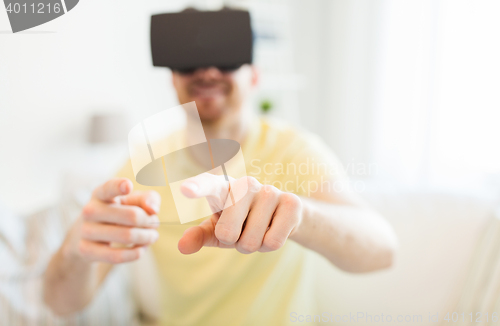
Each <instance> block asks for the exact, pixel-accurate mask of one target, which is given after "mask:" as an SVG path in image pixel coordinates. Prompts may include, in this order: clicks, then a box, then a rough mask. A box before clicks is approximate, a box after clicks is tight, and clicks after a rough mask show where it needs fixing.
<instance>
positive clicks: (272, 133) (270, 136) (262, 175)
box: [118, 119, 345, 326]
mask: <svg viewBox="0 0 500 326" xmlns="http://www.w3.org/2000/svg"><path fill="white" fill-rule="evenodd" d="M241 146H242V151H243V155H244V157H245V163H246V169H247V175H248V176H254V177H255V178H257V179H258V180H259V181H260V182H261V183H263V184H264V183H266V184H272V185H274V186H276V187H277V188H279V189H281V190H283V191H285V190H286V191H288V192H293V193H296V194H297V195H300V196H308V195H310V193H312V192H314V191H317V190H318V189H321V188H320V187H321V183H322V182H323V181H326V180H332V179H335V180H339V179H345V174H344V172H343V170H342V168H341V167H340V164H339V163H338V160H337V159H336V158H335V156H334V155H333V153H332V152H331V150H329V149H328V147H327V146H326V145H324V143H323V142H322V141H321V140H320V139H319V138H318V137H316V136H314V135H311V134H309V133H306V132H302V131H298V130H297V129H294V128H292V127H290V126H288V125H286V124H283V123H280V122H277V121H273V120H266V119H258V120H257V119H256V120H255V121H253V122H252V124H251V128H250V132H249V134H248V135H247V137H246V139H245V141H244V143H243V144H242V145H241ZM178 163H179V168H182V169H184V170H185V169H189V168H190V167H192V168H193V171H198V167H197V166H196V164H195V163H194V162H193V161H191V160H190V159H189V158H186V160H183V162H178ZM118 176H120V177H126V178H129V179H130V180H132V181H133V182H134V189H135V190H145V189H153V190H156V191H158V192H159V193H160V194H161V197H162V204H161V209H160V213H159V214H158V215H159V218H160V221H173V220H178V219H177V212H176V209H175V204H174V201H173V198H172V194H171V192H170V189H169V188H168V187H146V186H142V185H139V184H137V183H136V182H135V178H134V175H133V172H132V167H131V164H130V161H129V162H128V163H127V164H126V165H125V167H124V168H123V169H122V170H121V171H120V172H119V173H118ZM201 221H203V219H201V220H197V221H194V222H191V223H187V224H183V225H180V224H178V225H170V224H164V225H161V226H160V227H159V233H160V237H159V239H158V241H157V242H156V243H155V244H154V245H153V246H152V249H153V252H154V255H155V258H156V262H157V265H158V268H159V275H160V278H161V282H162V285H161V286H162V288H161V293H162V297H163V302H162V320H161V323H160V324H161V325H204V326H211V325H217V326H228V325H273V326H279V325H289V324H296V322H295V323H293V322H292V320H293V319H292V318H291V313H293V312H295V313H297V314H299V315H300V314H302V315H314V314H317V313H318V312H317V307H316V302H315V296H314V282H313V281H314V275H313V274H312V272H313V264H312V259H311V258H312V257H311V255H310V252H309V251H308V250H307V249H305V248H303V247H302V246H300V245H298V244H297V243H295V242H293V241H291V240H289V241H287V242H286V243H285V245H284V246H283V247H282V248H281V249H279V250H277V251H274V252H270V253H259V252H257V253H253V254H250V255H244V254H240V253H239V252H238V251H236V250H235V249H220V248H202V249H201V250H200V251H199V252H198V253H196V254H192V255H183V254H181V253H180V252H179V250H178V249H177V243H178V241H179V239H180V238H181V236H182V234H183V232H184V231H185V230H186V229H187V228H188V227H190V226H192V225H196V224H199V223H200V222H201ZM301 324H304V323H301Z"/></svg>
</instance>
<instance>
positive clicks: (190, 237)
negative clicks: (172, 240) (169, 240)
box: [177, 218, 217, 255]
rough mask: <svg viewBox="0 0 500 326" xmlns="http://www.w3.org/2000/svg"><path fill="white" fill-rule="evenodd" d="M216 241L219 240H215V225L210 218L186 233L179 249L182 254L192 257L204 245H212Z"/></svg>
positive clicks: (180, 241)
mask: <svg viewBox="0 0 500 326" xmlns="http://www.w3.org/2000/svg"><path fill="white" fill-rule="evenodd" d="M214 240H217V239H216V238H215V224H214V223H213V222H212V219H211V218H209V219H207V220H205V221H203V222H201V223H200V224H199V225H196V226H193V227H190V228H189V229H187V230H186V231H184V234H183V235H182V237H181V239H180V240H179V244H178V245H177V247H178V248H179V251H180V252H181V253H182V254H184V255H190V254H194V253H195V252H198V251H199V250H200V249H201V248H202V247H203V246H204V245H209V244H211V243H212V242H214Z"/></svg>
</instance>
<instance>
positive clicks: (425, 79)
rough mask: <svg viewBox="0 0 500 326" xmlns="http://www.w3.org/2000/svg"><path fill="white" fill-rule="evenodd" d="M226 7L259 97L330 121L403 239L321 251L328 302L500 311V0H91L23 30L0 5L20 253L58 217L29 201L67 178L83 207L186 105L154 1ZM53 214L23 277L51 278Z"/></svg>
mask: <svg viewBox="0 0 500 326" xmlns="http://www.w3.org/2000/svg"><path fill="white" fill-rule="evenodd" d="M223 5H229V6H237V7H243V8H247V9H249V10H250V12H251V16H252V20H253V28H254V32H255V35H256V43H255V56H254V57H255V62H256V64H257V65H258V66H259V67H260V69H261V71H262V83H261V85H260V87H259V89H258V90H257V91H256V92H255V96H254V98H253V106H254V109H255V111H256V112H257V113H258V114H262V115H270V116H275V117H280V118H284V119H287V120H288V121H290V122H292V123H293V124H295V125H297V126H300V127H302V128H305V129H308V130H310V131H313V132H316V133H318V134H319V135H320V136H321V137H322V138H323V139H324V140H325V141H326V142H327V143H328V145H329V146H330V147H331V148H332V149H333V150H334V151H335V152H336V153H337V155H338V156H339V158H340V159H341V161H342V163H343V164H344V168H345V169H346V171H347V173H348V174H349V175H350V176H351V178H352V180H353V185H354V188H355V190H356V191H358V192H361V193H364V194H365V198H366V199H367V201H368V202H369V203H370V204H372V205H373V206H374V207H375V208H376V209H377V210H379V211H380V212H381V213H382V214H383V215H384V216H385V217H386V218H387V219H388V220H389V222H390V223H391V224H392V225H393V226H394V228H395V230H396V232H397V234H398V237H399V239H400V253H399V256H398V260H397V264H396V265H395V267H394V268H393V269H391V270H389V271H384V272H381V273H376V274H369V275H362V276H359V275H349V274H345V273H342V272H340V271H338V270H336V269H335V268H333V267H332V266H331V265H330V264H328V263H327V262H326V261H324V260H323V259H322V258H320V257H318V262H317V263H318V266H319V267H318V268H317V271H318V278H317V283H318V289H317V290H318V298H319V299H320V300H319V303H320V305H321V307H322V309H323V311H326V312H335V313H339V314H341V315H342V316H343V315H349V313H351V312H354V313H356V312H357V311H363V312H367V313H370V314H372V315H373V314H378V315H380V314H381V313H384V314H386V315H387V314H392V315H393V316H394V318H396V315H397V314H401V316H403V318H404V319H405V321H406V322H405V323H404V324H405V325H409V324H414V325H417V324H418V325H422V320H420V321H419V320H416V321H415V320H414V317H408V318H410V319H411V321H412V323H410V322H408V320H407V319H406V318H407V316H414V315H415V314H416V315H419V316H423V318H424V320H423V322H424V324H429V325H430V324H432V325H435V324H436V323H435V322H434V320H431V317H430V316H431V315H432V316H435V315H436V314H439V320H440V321H442V320H443V317H446V313H451V312H453V311H455V312H458V313H459V314H462V313H465V315H466V316H468V314H469V313H473V314H474V316H476V317H477V315H476V313H477V312H479V311H483V312H489V313H490V316H491V314H492V313H493V312H497V313H500V300H498V298H500V252H499V250H498V247H499V246H500V242H499V241H500V240H498V239H500V210H499V208H498V207H499V203H500V151H499V145H498V141H499V140H500V95H499V94H500V60H499V58H500V19H499V17H500V1H497V0H475V1H470V0H467V1H465V0H307V1H306V0H288V1H284V0H283V1H281V0H275V1H271V0H269V1H258V0H246V1H245V0H240V1H236V0H232V1H229V0H228V1H222V0H196V1H187V0H182V1H181V0H169V1H160V0H148V1H130V0H121V1H119V2H118V1H111V0H99V1H97V0H82V1H80V3H79V4H78V6H77V7H76V9H74V10H72V11H71V12H69V13H68V14H66V15H64V16H62V17H60V18H59V19H56V20H54V21H51V22H49V23H46V24H44V25H42V26H38V27H35V28H33V29H30V30H28V31H25V32H20V33H16V34H12V33H11V31H10V25H9V22H8V19H7V14H6V12H5V11H3V10H0V208H1V206H2V205H3V206H4V207H7V208H8V209H10V210H11V211H12V212H13V213H12V215H9V214H5V213H2V212H0V226H2V230H3V231H2V230H0V231H1V232H0V240H2V241H4V240H5V239H7V240H8V241H6V243H7V244H8V243H13V244H14V245H12V246H11V247H9V245H8V246H4V247H5V248H12V251H13V252H17V250H19V251H20V252H21V249H19V248H23V243H28V241H26V239H29V238H30V237H31V235H30V234H31V233H29V232H26V233H23V231H22V230H24V229H25V228H27V227H26V225H29V226H30V227H32V228H39V229H40V230H42V228H45V227H47V226H53V227H57V226H58V225H59V224H60V221H59V220H57V219H56V218H57V215H47V216H56V217H50V218H49V217H43V216H39V215H30V214H32V213H34V212H38V211H39V210H40V209H42V208H44V207H50V206H52V205H54V204H56V203H57V202H58V200H59V198H61V197H63V196H64V195H66V194H67V193H71V196H73V197H74V198H73V199H75V198H76V202H78V204H79V205H80V206H79V207H77V208H76V209H75V210H74V212H73V213H71V214H69V215H71V216H77V215H78V212H79V209H81V205H83V204H84V203H85V201H86V200H87V198H88V195H89V192H88V191H89V190H90V188H89V187H87V188H86V189H83V190H82V188H81V187H79V186H80V185H81V184H85V182H86V181H88V179H89V178H94V179H95V180H104V179H106V178H108V177H110V176H111V175H113V173H114V172H115V171H116V170H117V169H118V168H119V167H120V166H121V165H122V164H123V163H124V161H125V160H126V159H127V158H128V149H127V132H128V130H129V128H130V127H131V126H132V125H134V124H136V123H137V122H138V121H141V120H142V119H144V118H146V117H149V116H151V115H152V114H154V113H157V112H160V111H162V110H165V109H167V108H170V107H172V106H175V105H177V104H178V103H177V99H176V96H175V93H174V91H173V88H172V86H171V82H170V79H171V76H170V72H169V71H168V70H167V69H165V68H153V66H152V64H151V55H150V50H149V46H150V44H149V23H150V15H151V14H154V13H160V12H167V11H177V10H181V9H183V8H185V7H186V6H195V7H197V8H199V9H219V8H220V7H221V6H223ZM82 179H83V181H82ZM94 179H93V180H94ZM68 189H71V191H68ZM1 203H3V204H1ZM17 216H28V217H27V219H26V221H28V222H27V223H25V222H19V225H17V226H16V224H15V222H17V221H18V220H19V219H18V217H17ZM51 219H52V220H51ZM29 221H31V222H33V223H31V222H29ZM58 221H59V222H58ZM9 222H10V224H9ZM23 223H24V224H23ZM21 224H22V225H21ZM66 227H67V226H66ZM49 229H50V228H49ZM51 230H52V231H51V232H53V233H47V232H46V231H44V232H39V233H44V236H45V237H46V238H47V243H49V242H50V245H47V246H46V249H44V250H41V251H40V252H42V251H43V254H42V253H35V254H33V257H35V256H37V257H35V258H37V259H38V261H39V263H37V264H38V265H36V264H32V265H33V266H35V265H36V266H40V267H37V268H38V269H36V273H34V274H33V275H34V276H33V277H32V278H28V277H26V278H25V279H26V280H29V282H32V283H33V284H34V285H33V286H34V287H35V288H39V287H40V285H39V284H40V277H39V276H40V275H41V273H42V272H43V268H44V266H45V265H44V264H46V262H47V261H48V259H49V257H50V255H51V254H52V252H53V251H54V250H56V249H57V247H58V245H59V243H60V241H62V237H63V236H64V233H65V231H64V227H61V229H57V228H55V229H54V228H53V229H51ZM2 232H3V233H2ZM35 233H36V232H35ZM35 233H33V234H35ZM18 236H19V237H18ZM9 239H10V240H9ZM37 241H38V240H37ZM35 242H36V241H35ZM36 243H40V242H36ZM37 246H38V247H40V246H39V245H37ZM5 248H4V249H5ZM2 257H3V256H2ZM14 257H17V256H14ZM30 257H31V256H30ZM33 259H34V258H33ZM12 261H16V260H15V259H13V260H12ZM25 261H26V262H31V260H29V259H27V260H23V261H22V262H23V264H24V262H25ZM33 261H34V260H33ZM23 264H20V265H19V270H16V271H13V272H12V273H11V274H8V273H6V274H5V275H14V276H2V277H3V279H7V280H11V281H10V282H4V283H1V282H0V294H1V293H4V294H5V293H7V294H8V295H6V297H7V298H11V297H12V295H17V294H18V293H21V292H19V291H18V290H11V289H10V288H8V287H9V286H11V285H12V289H14V287H15V286H17V285H16V284H15V282H14V281H12V280H21V279H23V278H19V277H18V276H19V275H24V274H23V273H25V272H26V271H27V270H29V269H28V268H26V266H25V265H23ZM30 264H31V263H30ZM5 266H10V267H9V268H11V269H12V270H13V268H14V267H12V266H17V265H12V264H5ZM30 266H31V265H30ZM9 273H10V272H9ZM1 275H3V274H1V273H0V276H1ZM8 277H11V278H8ZM16 282H17V281H16ZM23 284H24V283H23ZM22 286H24V285H22ZM110 286H112V285H110ZM4 287H5V291H3V289H4ZM117 288H120V286H118V287H117ZM2 291H3V292H2ZM28 292H29V291H24V292H23V293H28ZM103 293H104V294H103V295H108V296H109V298H111V299H112V300H114V301H116V300H117V298H125V297H126V295H123V294H116V293H115V292H113V291H111V292H109V291H108V290H106V291H103ZM106 293H107V294H106ZM120 293H121V292H120ZM16 298H17V297H16ZM21 298H23V297H21ZM111 299H110V300H111ZM16 300H17V299H16ZM16 300H10V299H9V300H7V301H11V302H12V304H13V305H14V303H16V302H17V303H18V304H19V311H24V310H26V304H25V302H26V300H25V299H19V300H17V301H16ZM102 300H108V299H107V297H104V298H103V299H102ZM4 301H5V300H4ZM7 301H5V302H7ZM33 306H34V307H38V306H39V304H33ZM93 307H94V308H95V309H102V307H106V305H104V306H103V305H101V304H100V301H97V302H96V303H95V304H94V306H93ZM100 307H101V308H100ZM94 308H92V309H94ZM332 309H333V310H332ZM453 309H455V310H453ZM495 309H496V310H495ZM125 310H126V309H125ZM91 311H92V310H91ZM117 311H118V310H117ZM119 311H122V309H119ZM102 313H104V314H106V313H108V312H107V311H106V312H102ZM453 316H454V315H453ZM457 316H458V315H457ZM460 316H461V315H460ZM497 316H498V315H497ZM432 318H434V317H432ZM448 318H449V319H450V318H454V317H452V315H448ZM457 318H458V317H457ZM452 321H454V320H452ZM357 324H360V325H362V324H366V323H357ZM401 324H403V323H401ZM466 324H467V323H463V324H460V323H457V324H456V325H466ZM350 325H352V323H350ZM454 325H455V324H454Z"/></svg>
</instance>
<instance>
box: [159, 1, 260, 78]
mask: <svg viewBox="0 0 500 326" xmlns="http://www.w3.org/2000/svg"><path fill="white" fill-rule="evenodd" d="M252 47H253V40H252V30H251V26H250V14H249V13H248V11H244V10H221V11H195V10H194V11H185V12H179V13H167V14H158V15H153V16H151V54H152V58H153V65H154V66H156V67H168V68H170V69H172V70H174V71H178V72H181V73H190V72H193V71H194V70H196V69H198V68H203V67H211V66H214V67H217V68H219V69H220V70H221V71H230V70H234V69H237V68H239V67H240V66H241V65H243V64H246V63H252Z"/></svg>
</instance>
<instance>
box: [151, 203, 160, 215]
mask: <svg viewBox="0 0 500 326" xmlns="http://www.w3.org/2000/svg"><path fill="white" fill-rule="evenodd" d="M151 209H152V210H154V211H155V213H158V212H159V211H160V205H158V204H156V203H153V204H151Z"/></svg>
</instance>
